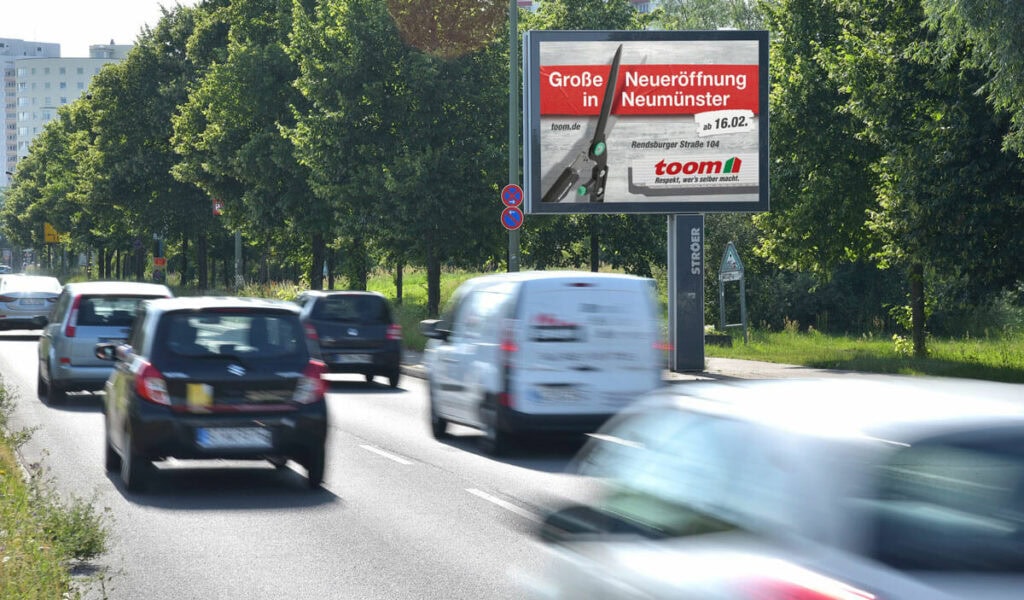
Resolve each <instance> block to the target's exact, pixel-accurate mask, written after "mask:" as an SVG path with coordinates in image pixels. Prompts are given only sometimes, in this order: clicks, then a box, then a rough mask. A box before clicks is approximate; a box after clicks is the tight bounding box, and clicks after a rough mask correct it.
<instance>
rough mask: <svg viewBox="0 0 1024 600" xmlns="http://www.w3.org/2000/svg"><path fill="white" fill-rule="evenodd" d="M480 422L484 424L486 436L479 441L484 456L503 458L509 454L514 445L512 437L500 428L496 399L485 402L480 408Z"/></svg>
mask: <svg viewBox="0 0 1024 600" xmlns="http://www.w3.org/2000/svg"><path fill="white" fill-rule="evenodd" d="M480 420H481V421H482V422H483V430H484V434H483V435H482V436H480V438H478V439H479V441H480V449H481V450H483V452H484V454H489V455H490V456H502V455H503V454H506V453H508V451H509V449H510V447H511V445H512V440H511V436H510V435H509V434H508V433H507V432H505V431H502V430H501V429H499V428H498V407H497V401H496V400H495V399H494V398H492V397H488V398H487V399H485V400H484V403H483V405H482V406H481V407H480Z"/></svg>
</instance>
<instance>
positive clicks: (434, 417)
mask: <svg viewBox="0 0 1024 600" xmlns="http://www.w3.org/2000/svg"><path fill="white" fill-rule="evenodd" d="M428 385H429V389H430V398H429V402H430V433H431V434H433V436H434V439H437V440H440V439H444V438H446V437H448V421H446V420H445V419H444V417H442V416H441V415H439V414H437V405H436V401H435V400H434V384H433V383H428Z"/></svg>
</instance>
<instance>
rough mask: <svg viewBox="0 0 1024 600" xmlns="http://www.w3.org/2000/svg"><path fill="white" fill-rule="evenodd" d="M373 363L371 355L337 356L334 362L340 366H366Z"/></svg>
mask: <svg viewBox="0 0 1024 600" xmlns="http://www.w3.org/2000/svg"><path fill="white" fill-rule="evenodd" d="M370 361H371V359H370V355H369V354H335V355H334V362H336V363H338V364H340V365H365V364H368V363H369V362H370Z"/></svg>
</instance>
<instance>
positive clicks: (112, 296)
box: [36, 281, 173, 405]
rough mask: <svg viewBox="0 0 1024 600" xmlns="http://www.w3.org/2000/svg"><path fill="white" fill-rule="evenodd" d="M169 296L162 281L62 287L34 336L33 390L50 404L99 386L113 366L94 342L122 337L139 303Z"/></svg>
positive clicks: (121, 338) (129, 325) (126, 331)
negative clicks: (36, 338) (35, 367)
mask: <svg viewBox="0 0 1024 600" xmlns="http://www.w3.org/2000/svg"><path fill="white" fill-rule="evenodd" d="M172 295H173V294H172V293H171V290H170V289H169V288H168V287H167V286H164V285H158V284H153V283H136V282H132V281H84V282H75V283H69V284H67V285H66V286H64V289H63V290H62V291H61V293H60V297H59V298H57V301H56V303H55V304H54V305H53V310H52V311H51V313H50V315H49V323H48V324H47V325H46V327H45V328H44V329H43V333H42V335H40V336H39V346H38V355H39V369H38V374H37V377H36V394H37V395H38V396H39V397H40V398H44V399H45V400H46V402H47V403H48V404H51V405H55V404H60V403H62V402H63V401H64V400H65V399H66V395H65V394H66V392H68V391H70V390H90V391H91V390H101V389H103V384H104V383H106V381H107V377H109V376H110V372H111V370H112V368H113V367H112V365H111V364H110V362H107V361H103V360H100V359H99V358H97V357H96V344H97V343H99V342H123V341H124V340H125V339H126V338H127V337H128V330H129V328H130V327H131V326H132V322H133V321H134V320H135V311H136V309H137V307H138V304H139V302H141V301H143V300H147V299H151V298H170V297H171V296H172Z"/></svg>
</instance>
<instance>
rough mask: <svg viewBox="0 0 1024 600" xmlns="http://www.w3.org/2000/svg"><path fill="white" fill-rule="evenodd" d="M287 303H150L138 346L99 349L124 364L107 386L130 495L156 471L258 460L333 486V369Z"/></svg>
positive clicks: (113, 441) (109, 446)
mask: <svg viewBox="0 0 1024 600" xmlns="http://www.w3.org/2000/svg"><path fill="white" fill-rule="evenodd" d="M313 346H315V345H314V344H313V343H312V340H310V339H309V338H308V337H307V335H306V331H305V329H304V327H303V325H302V323H301V322H300V321H299V311H298V309H297V308H296V307H295V305H293V304H291V303H288V302H281V301H274V300H262V299H255V298H214V297H191V298H173V299H160V300H149V301H145V302H143V303H142V304H141V305H140V307H139V309H138V314H137V317H136V319H135V322H134V324H133V326H132V329H131V333H130V334H129V337H128V342H127V344H123V345H118V344H115V343H102V344H97V345H96V355H97V356H99V357H101V358H106V359H108V360H113V361H115V365H114V370H113V373H112V374H111V376H110V378H109V379H108V380H107V383H106V388H105V390H106V398H105V400H104V417H105V419H104V424H105V431H106V468H107V470H108V471H115V470H118V469H120V472H121V478H122V480H123V481H124V484H125V487H126V488H127V489H128V490H129V491H139V490H141V489H144V488H145V486H146V484H147V481H148V479H149V477H150V476H151V475H152V474H153V473H154V469H153V468H152V462H153V461H158V460H163V459H166V458H181V459H210V458H225V459H258V460H268V461H270V462H271V463H272V464H274V465H275V466H277V467H279V468H282V467H284V466H285V465H286V464H287V462H288V460H289V459H291V460H294V461H295V462H297V463H299V464H300V465H302V466H303V467H305V469H306V472H307V474H308V482H309V486H310V487H312V488H316V487H319V485H320V484H321V482H322V481H323V476H324V448H325V444H326V439H327V406H326V402H325V400H324V393H325V384H324V382H323V380H322V375H323V373H324V371H325V368H324V364H323V362H322V361H320V360H318V359H317V358H315V356H314V354H313V353H314V352H315V349H314V348H313Z"/></svg>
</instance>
